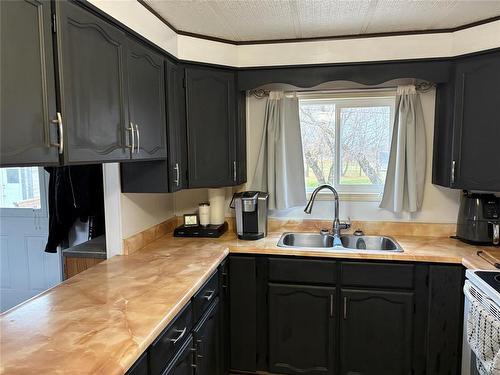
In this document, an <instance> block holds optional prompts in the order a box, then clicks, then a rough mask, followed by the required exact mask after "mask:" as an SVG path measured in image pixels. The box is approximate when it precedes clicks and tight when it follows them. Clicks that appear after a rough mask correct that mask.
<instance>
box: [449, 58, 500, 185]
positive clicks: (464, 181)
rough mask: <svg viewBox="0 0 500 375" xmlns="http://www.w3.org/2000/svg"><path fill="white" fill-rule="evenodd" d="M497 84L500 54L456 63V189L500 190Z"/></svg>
mask: <svg viewBox="0 0 500 375" xmlns="http://www.w3.org/2000/svg"><path fill="white" fill-rule="evenodd" d="M498 87H500V53H496V54H489V55H485V56H479V57H473V58H469V59H465V60H464V61H462V62H459V63H458V64H457V67H456V82H455V90H456V91H455V93H456V95H455V117H454V120H455V125H454V145H453V155H454V162H455V171H454V173H455V176H454V181H453V178H452V187H454V188H459V189H467V190H472V189H475V190H488V191H500V173H498V169H499V166H500V152H498V149H499V147H500V146H499V139H500V126H499V124H500V112H499V110H498V109H499V108H498V104H499V103H500V91H499V90H498ZM450 170H451V168H450Z"/></svg>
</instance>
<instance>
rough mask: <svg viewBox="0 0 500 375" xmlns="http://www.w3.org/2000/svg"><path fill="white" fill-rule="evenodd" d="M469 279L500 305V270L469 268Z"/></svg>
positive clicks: (467, 275) (466, 274)
mask: <svg viewBox="0 0 500 375" xmlns="http://www.w3.org/2000/svg"><path fill="white" fill-rule="evenodd" d="M465 276H466V277H467V279H468V280H469V281H470V282H471V283H472V284H474V285H475V286H476V287H477V288H479V289H480V290H481V291H482V292H483V293H484V295H485V296H487V297H488V298H489V299H491V300H492V301H493V302H494V303H496V305H497V306H500V271H484V270H467V271H466V273H465Z"/></svg>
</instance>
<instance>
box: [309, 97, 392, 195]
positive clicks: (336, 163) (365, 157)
mask: <svg viewBox="0 0 500 375" xmlns="http://www.w3.org/2000/svg"><path fill="white" fill-rule="evenodd" d="M370 91H371V92H349V93H345V92H344V93H301V94H300V96H299V107H300V108H299V115H300V127H301V135H302V147H303V153H304V170H305V181H306V192H308V193H310V192H312V191H313V190H314V188H315V187H317V186H318V185H321V184H325V183H326V184H331V185H333V186H334V187H335V189H336V190H337V191H338V192H339V193H340V194H341V195H343V196H344V197H349V196H350V197H353V198H354V197H358V198H359V199H360V200H363V199H365V200H366V199H369V197H371V198H373V199H379V198H380V195H381V193H382V191H383V188H384V182H385V176H386V173H387V165H388V162H389V152H390V147H391V136H392V124H393V118H394V104H395V95H396V93H395V92H394V91H375V92H373V91H372V90H370Z"/></svg>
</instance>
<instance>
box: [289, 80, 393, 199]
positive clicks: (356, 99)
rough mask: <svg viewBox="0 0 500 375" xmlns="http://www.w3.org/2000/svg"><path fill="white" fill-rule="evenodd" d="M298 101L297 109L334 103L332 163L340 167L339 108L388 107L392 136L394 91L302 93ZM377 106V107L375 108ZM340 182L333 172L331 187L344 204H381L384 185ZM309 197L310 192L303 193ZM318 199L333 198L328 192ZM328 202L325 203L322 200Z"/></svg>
mask: <svg viewBox="0 0 500 375" xmlns="http://www.w3.org/2000/svg"><path fill="white" fill-rule="evenodd" d="M297 96H298V98H299V106H300V104H301V103H304V102H309V103H315V102H316V103H321V102H334V103H335V106H336V107H335V134H336V135H337V134H338V135H339V136H336V137H335V155H334V162H335V163H336V164H339V163H340V161H341V160H340V159H341V156H340V140H341V134H342V129H341V124H340V110H338V109H339V108H340V109H341V108H353V107H376V106H386V105H389V106H390V108H391V109H390V111H391V119H390V122H391V134H392V125H393V124H394V116H395V105H396V100H395V98H396V90H395V89H390V90H388V89H382V90H380V89H370V90H355V91H336V92H331V91H321V92H302V93H297ZM377 103H378V105H377ZM335 181H340V169H339V168H335V176H334V183H333V186H334V187H335V189H336V190H337V191H338V193H339V195H340V197H341V198H342V199H344V200H351V201H380V200H381V197H382V192H383V190H384V184H382V185H352V184H351V185H349V184H340V183H335ZM306 194H307V196H308V197H309V196H310V194H311V192H308V191H306ZM320 195H321V196H324V197H325V198H326V196H328V195H332V193H331V192H325V193H322V194H320ZM324 200H328V199H324Z"/></svg>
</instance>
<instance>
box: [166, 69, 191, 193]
mask: <svg viewBox="0 0 500 375" xmlns="http://www.w3.org/2000/svg"><path fill="white" fill-rule="evenodd" d="M166 81H167V119H168V124H167V128H168V177H169V181H168V182H169V187H170V191H172V192H174V191H178V190H181V189H184V188H187V187H188V184H187V135H186V96H185V91H184V68H183V67H182V66H181V65H179V64H176V63H174V62H172V61H170V60H167V62H166Z"/></svg>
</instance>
